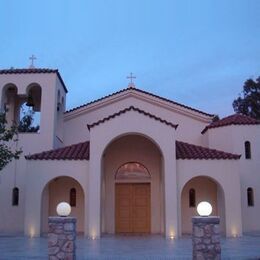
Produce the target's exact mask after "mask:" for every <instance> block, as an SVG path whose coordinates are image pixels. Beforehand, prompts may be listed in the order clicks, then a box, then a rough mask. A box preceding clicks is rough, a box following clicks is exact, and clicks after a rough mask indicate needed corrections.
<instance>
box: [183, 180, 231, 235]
mask: <svg viewBox="0 0 260 260" xmlns="http://www.w3.org/2000/svg"><path fill="white" fill-rule="evenodd" d="M191 191H192V193H193V192H194V194H196V201H195V202H194V205H192V206H191V204H190V195H191ZM180 199H181V230H182V234H191V233H192V223H191V218H192V217H193V216H198V213H197V206H198V204H199V203H200V202H201V201H207V202H209V203H210V204H211V205H212V208H213V211H212V215H213V216H214V215H217V216H220V218H221V225H220V227H221V232H222V233H223V234H225V230H226V226H225V195H224V190H223V188H222V186H221V184H219V183H218V181H216V180H215V179H214V178H212V177H209V176H207V175H198V176H196V177H192V178H191V179H189V180H188V181H186V183H185V184H184V186H183V188H182V190H181V195H180Z"/></svg>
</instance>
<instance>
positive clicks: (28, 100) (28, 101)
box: [26, 92, 34, 107]
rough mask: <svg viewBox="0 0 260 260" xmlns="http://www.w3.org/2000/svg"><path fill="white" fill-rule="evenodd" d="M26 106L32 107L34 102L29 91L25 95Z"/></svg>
mask: <svg viewBox="0 0 260 260" xmlns="http://www.w3.org/2000/svg"><path fill="white" fill-rule="evenodd" d="M26 106H27V107H34V102H33V97H32V93H31V92H29V94H28V97H27V101H26Z"/></svg>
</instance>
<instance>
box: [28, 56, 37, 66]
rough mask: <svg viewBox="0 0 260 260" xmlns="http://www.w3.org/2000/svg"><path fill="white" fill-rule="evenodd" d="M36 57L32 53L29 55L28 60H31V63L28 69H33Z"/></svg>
mask: <svg viewBox="0 0 260 260" xmlns="http://www.w3.org/2000/svg"><path fill="white" fill-rule="evenodd" d="M36 59H37V58H36V57H35V56H34V55H32V56H31V57H29V60H31V65H30V69H34V68H35V67H34V60H36Z"/></svg>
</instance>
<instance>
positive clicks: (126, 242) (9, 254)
mask: <svg viewBox="0 0 260 260" xmlns="http://www.w3.org/2000/svg"><path fill="white" fill-rule="evenodd" d="M191 250H192V244H191V238H188V237H187V238H182V239H178V240H177V239H176V240H166V239H164V238H163V237H162V236H104V237H102V239H100V240H90V239H86V238H84V237H82V236H81V237H78V239H77V259H191ZM47 252H48V249H47V238H46V237H41V238H25V237H22V236H16V237H10V236H0V259H4V260H8V259H19V260H20V259H47ZM222 259H260V234H250V235H245V236H243V237H242V238H231V239H224V238H223V239H222Z"/></svg>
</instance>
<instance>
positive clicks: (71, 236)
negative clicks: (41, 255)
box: [48, 217, 77, 260]
mask: <svg viewBox="0 0 260 260" xmlns="http://www.w3.org/2000/svg"><path fill="white" fill-rule="evenodd" d="M48 221H49V233H48V252H49V259H50V260H58V259H67V260H75V259H76V222H77V220H76V218H72V217H49V218H48Z"/></svg>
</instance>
